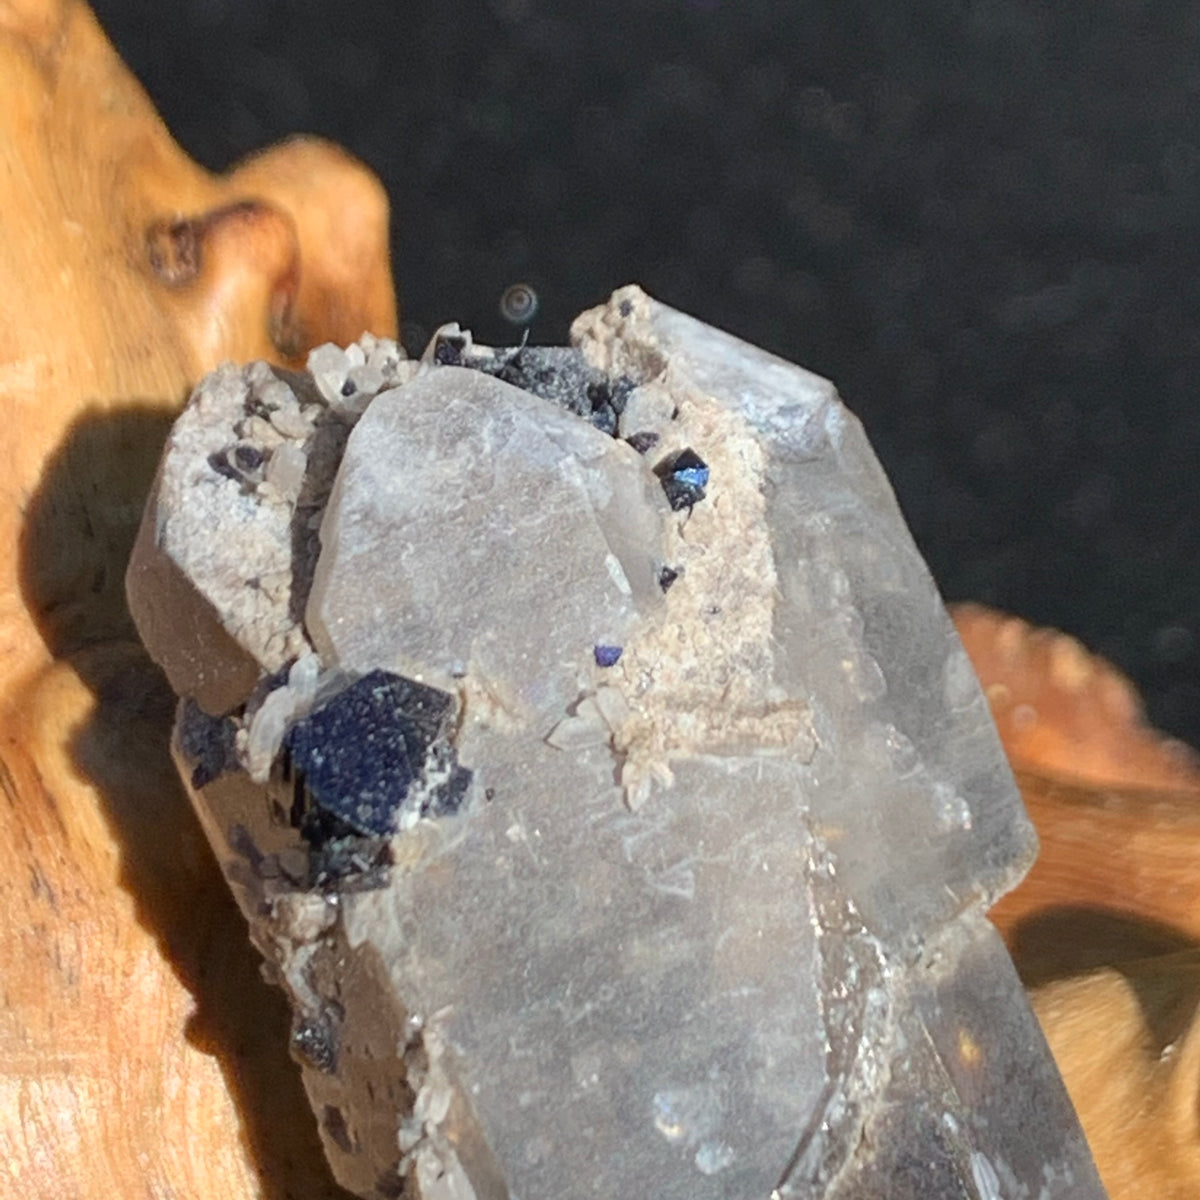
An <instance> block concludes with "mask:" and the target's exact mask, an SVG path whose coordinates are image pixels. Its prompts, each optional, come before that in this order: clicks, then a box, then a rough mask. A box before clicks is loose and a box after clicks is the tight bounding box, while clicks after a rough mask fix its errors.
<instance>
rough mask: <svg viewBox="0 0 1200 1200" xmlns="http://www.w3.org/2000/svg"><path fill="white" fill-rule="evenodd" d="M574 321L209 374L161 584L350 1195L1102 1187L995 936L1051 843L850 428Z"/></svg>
mask: <svg viewBox="0 0 1200 1200" xmlns="http://www.w3.org/2000/svg"><path fill="white" fill-rule="evenodd" d="M573 342H574V345H573V347H572V348H571V349H563V348H550V349H547V348H539V347H528V346H521V347H517V348H514V349H508V350H491V349H487V348H482V347H477V346H475V345H474V344H473V343H472V341H471V338H470V336H469V335H468V334H466V333H464V332H463V331H461V330H459V329H458V328H457V327H448V328H446V329H444V330H441V331H439V333H438V334H437V335H435V337H434V339H433V341H432V343H431V345H430V349H429V351H428V352H427V354H426V355H425V357H424V359H423V360H422V362H421V363H420V364H416V363H408V362H406V361H403V360H401V359H400V358H399V356H398V355H397V354H396V353H395V352H394V349H393V348H391V347H390V346H387V345H383V344H380V343H375V342H368V343H366V344H363V345H360V346H354V347H350V348H349V349H348V350H346V351H342V350H339V349H337V348H336V347H326V348H322V349H321V350H319V351H316V352H314V355H313V359H312V362H311V370H312V375H313V379H314V380H315V383H313V382H310V381H309V380H307V379H301V378H292V377H283V376H279V377H277V376H275V375H274V374H273V373H272V372H270V371H268V370H267V369H265V368H263V367H261V366H255V367H251V368H247V369H246V370H244V371H237V370H235V369H232V368H229V369H226V370H224V371H223V372H221V373H218V374H217V375H216V376H214V377H211V378H210V379H209V380H207V381H206V382H205V383H204V384H203V385H202V386H201V387H200V389H199V390H198V391H197V393H196V395H195V396H194V397H193V399H192V402H191V404H190V406H189V408H188V410H187V412H186V413H185V414H184V416H183V417H182V418H181V419H180V422H179V424H178V426H177V427H176V431H175V433H174V435H173V436H172V439H171V441H170V443H169V445H168V447H167V450H166V453H165V456H164V459H163V463H162V467H161V470H160V474H159V480H158V485H157V490H156V494H155V497H154V499H153V501H152V503H151V505H150V507H149V509H148V512H147V516H146V520H145V524H144V526H143V530H142V536H141V538H140V540H139V544H138V549H137V551H136V553H135V557H134V560H133V562H132V564H131V567H130V574H129V591H130V599H131V603H132V605H133V608H134V611H135V613H136V614H137V616H138V620H139V624H140V628H141V631H142V634H143V636H144V637H145V639H146V641H147V643H148V645H149V646H150V649H151V651H152V652H153V653H154V654H155V655H156V656H157V657H158V658H159V660H160V661H161V662H162V663H163V665H164V666H165V667H166V669H167V670H168V673H169V674H170V676H171V678H172V681H173V682H174V684H175V686H176V688H177V690H178V691H179V692H180V695H181V697H182V702H181V705H180V716H179V720H178V723H177V729H176V738H175V754H176V758H177V761H178V762H179V765H180V769H181V771H182V773H183V775H184V778H185V779H186V780H187V781H188V782H189V784H190V787H191V791H192V794H193V797H194V800H195V804H196V808H197V812H198V814H199V815H200V818H201V821H202V822H203V824H204V826H205V829H206V831H207V833H208V836H209V838H210V840H211V841H212V844H213V846H214V848H215V850H216V851H217V854H218V856H219V857H220V859H221V861H222V863H223V865H224V868H225V872H226V875H227V877H228V879H229V881H230V884H231V886H232V888H233V890H234V892H235V894H236V895H237V897H238V900H239V902H240V904H241V905H242V908H243V910H244V911H245V913H246V915H247V917H248V919H249V921H250V924H251V929H252V935H253V937H254V938H255V940H256V942H257V944H258V945H259V946H260V948H261V949H262V950H263V952H264V954H265V956H266V957H267V960H268V963H269V966H270V970H271V971H272V973H273V975H274V977H275V978H276V979H277V980H278V981H279V982H280V983H281V985H282V986H283V987H284V988H285V989H286V990H287V992H288V994H289V997H290V999H291V1002H292V1006H293V1010H294V1013H295V1024H294V1032H293V1040H292V1048H293V1052H294V1054H295V1056H296V1058H297V1059H298V1060H299V1062H300V1063H301V1064H302V1067H303V1070H304V1078H305V1084H306V1087H307V1089H308V1093H309V1097H310V1099H311V1101H312V1104H313V1108H314V1111H315V1112H316V1114H317V1118H318V1121H319V1123H320V1126H321V1129H322V1135H323V1138H324V1143H325V1146H326V1151H327V1153H328V1156H329V1159H330V1162H331V1163H332V1165H333V1167H334V1170H335V1172H336V1174H337V1176H338V1178H339V1179H340V1180H341V1181H342V1182H343V1183H344V1184H345V1185H346V1186H347V1187H350V1188H351V1189H353V1190H355V1191H356V1192H358V1194H360V1195H362V1196H364V1197H387V1196H398V1195H401V1194H405V1195H410V1196H414V1197H421V1198H422V1200H472V1198H474V1200H575V1198H580V1200H582V1198H583V1197H592V1196H594V1197H600V1196H603V1197H634V1196H653V1197H655V1198H656V1200H710V1198H711V1200H716V1198H718V1197H720V1198H728V1200H734V1198H737V1200H742V1198H748V1197H762V1198H764V1200H765V1198H767V1197H776V1198H778V1200H786V1198H790V1197H813V1198H816V1197H827V1198H829V1200H841V1198H847V1200H848V1198H851V1197H871V1196H882V1195H887V1196H890V1197H897V1198H901V1200H903V1198H906V1197H913V1198H914V1200H915V1198H917V1197H920V1198H922V1200H926V1198H937V1197H947V1198H948V1197H960V1196H974V1197H978V1198H980V1200H998V1198H999V1197H1001V1196H1013V1197H1016V1196H1027V1197H1031V1198H1032V1197H1037V1198H1038V1200H1043V1198H1044V1200H1058V1198H1061V1197H1078V1198H1080V1200H1084V1198H1094V1197H1100V1196H1101V1195H1102V1193H1101V1190H1100V1185H1099V1183H1098V1181H1097V1179H1096V1175H1095V1172H1094V1168H1093V1167H1092V1165H1091V1162H1090V1160H1089V1158H1088V1155H1087V1151H1086V1148H1085V1146H1084V1143H1083V1140H1082V1135H1081V1134H1080V1131H1079V1129H1078V1126H1077V1124H1076V1122H1075V1119H1074V1116H1073V1114H1072V1112H1071V1109H1070V1106H1069V1103H1068V1101H1067V1099H1066V1096H1065V1093H1064V1091H1063V1089H1062V1086H1061V1083H1060V1082H1059V1080H1058V1078H1057V1076H1056V1074H1055V1072H1054V1069H1053V1066H1052V1064H1051V1061H1050V1059H1049V1056H1048V1054H1047V1051H1046V1048H1045V1045H1044V1043H1043V1042H1042V1040H1041V1036H1040V1034H1039V1032H1038V1029H1037V1026H1036V1024H1035V1022H1034V1020H1033V1017H1032V1016H1031V1014H1030V1012H1029V1009H1028V1007H1027V1005H1026V1002H1025V1000H1024V996H1023V994H1022V992H1021V989H1020V987H1019V985H1018V982H1017V979H1016V976H1015V974H1014V972H1013V969H1012V966H1011V964H1010V962H1009V960H1008V958H1007V955H1006V954H1005V952H1004V949H1003V947H1002V945H1001V943H1000V942H999V939H998V938H997V937H996V935H995V933H994V931H993V930H992V928H991V926H990V925H989V924H988V923H987V921H986V919H985V917H984V915H983V914H984V912H985V910H986V908H987V906H988V904H989V903H990V902H991V901H992V900H993V899H994V898H995V897H996V896H997V895H999V894H1000V893H1001V892H1002V891H1004V890H1005V889H1006V888H1008V887H1010V886H1011V885H1012V884H1013V883H1014V882H1015V881H1016V879H1017V878H1019V876H1020V874H1021V873H1022V871H1023V870H1024V869H1025V867H1026V866H1027V865H1028V863H1029V861H1030V859H1031V857H1032V854H1033V850H1034V842H1033V836H1032V833H1031V830H1030V827H1029V825H1028V823H1027V821H1026V819H1025V817H1024V814H1023V813H1022V811H1021V808H1020V804H1019V800H1018V798H1017V794H1016V791H1015V788H1014V786H1013V783H1012V780H1011V777H1010V776H1009V774H1008V772H1007V769H1006V767H1005V766H1004V762H1003V759H1002V756H1001V753H1000V749H999V746H998V743H997V740H996V736H995V733H994V730H993V729H992V726H991V724H990V721H989V718H988V711H987V708H986V705H985V704H984V701H983V699H982V697H981V695H980V693H979V689H978V685H977V684H976V682H975V679H974V676H973V674H972V672H971V670H970V666H969V664H968V662H967V660H966V657H965V655H964V654H963V652H962V649H961V647H960V646H959V644H958V642H957V639H956V638H955V636H954V634H953V631H952V629H951V627H950V624H949V621H948V620H947V617H946V615H945V613H944V611H943V609H942V606H941V603H940V601H939V598H938V596H937V593H936V590H935V589H934V587H933V584H932V582H931V580H930V579H929V576H928V574H927V572H926V570H925V567H924V565H923V564H922V562H921V560H920V557H919V556H918V554H917V552H916V550H915V548H914V547H913V545H912V542H911V540H910V539H909V537H908V534H907V532H906V531H905V529H904V525H903V522H902V520H901V518H900V515H899V512H898V511H897V508H896V505H895V501H894V499H893V497H892V494H891V492H890V490H889V488H888V485H887V481H886V480H885V478H884V476H883V474H882V472H881V470H880V468H879V466H878V464H877V463H876V461H875V459H874V457H873V456H872V454H871V452H870V449H869V447H868V445H867V442H866V439H865V437H864V436H863V433H862V431H861V429H860V427H859V425H858V423H857V422H856V421H855V420H854V418H853V417H851V416H850V415H849V414H848V413H847V412H846V410H845V409H844V408H843V407H842V406H841V404H840V403H839V401H838V400H837V397H836V395H835V393H834V391H833V389H832V387H831V386H830V385H829V384H828V383H826V382H825V381H824V380H821V379H818V378H816V377H814V376H812V375H810V374H808V373H806V372H804V371H802V370H800V369H799V368H797V367H794V366H791V365H789V364H787V363H784V362H781V361H779V360H777V359H774V358H772V357H770V356H769V355H766V354H764V353H762V352H761V351H758V350H756V349H754V348H752V347H749V346H746V345H744V344H743V343H740V342H738V341H736V340H735V339H733V338H731V337H729V336H727V335H725V334H722V333H719V332H718V331H715V330H713V329H710V328H708V327H707V326H704V325H702V324H700V323H699V322H696V321H694V320H692V319H691V318H688V317H686V316H683V315H682V314H680V313H677V312H674V311H672V310H670V309H668V308H665V307H664V306H662V305H659V304H656V303H655V302H654V301H652V300H650V299H649V298H647V297H646V296H645V295H644V294H642V293H641V292H640V291H638V290H637V289H635V288H631V289H625V290H624V291H622V292H619V293H617V295H616V296H614V297H613V299H612V301H611V302H610V303H609V304H608V305H606V306H604V307H602V308H600V309H597V310H595V311H593V312H590V313H586V314H584V315H583V316H582V317H581V318H580V319H579V320H578V321H577V322H576V325H575V327H574V330H573ZM356 372H357V374H356ZM347 388H349V390H348V391H347ZM285 393H286V394H285ZM288 397H291V398H292V400H291V401H289V400H288ZM351 399H352V401H353V402H352V403H350V402H348V401H350V400H351ZM293 402H294V403H293ZM282 413H286V414H287V415H286V416H285V417H283V418H282V419H280V414H282ZM280 455H282V456H284V459H283V463H282V465H281V466H278V467H275V466H273V464H275V462H276V459H277V456H280Z"/></svg>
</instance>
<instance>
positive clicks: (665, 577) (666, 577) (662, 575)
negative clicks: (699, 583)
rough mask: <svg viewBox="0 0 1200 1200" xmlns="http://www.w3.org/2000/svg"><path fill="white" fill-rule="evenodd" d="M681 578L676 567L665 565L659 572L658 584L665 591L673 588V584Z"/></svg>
mask: <svg viewBox="0 0 1200 1200" xmlns="http://www.w3.org/2000/svg"><path fill="white" fill-rule="evenodd" d="M678 578H679V572H678V571H677V570H675V568H674V567H663V569H662V570H661V571H659V573H658V586H659V587H660V588H662V590H663V591H664V592H669V591H670V590H671V585H672V584H673V583H674V582H675V580H677V579H678Z"/></svg>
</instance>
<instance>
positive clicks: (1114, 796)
mask: <svg viewBox="0 0 1200 1200" xmlns="http://www.w3.org/2000/svg"><path fill="white" fill-rule="evenodd" d="M955 620H956V624H957V625H958V630H959V633H960V635H961V636H962V639H963V643H964V645H965V646H966V648H967V651H968V653H969V654H970V655H971V658H972V661H973V662H974V664H975V669H976V672H977V673H978V675H979V677H980V679H981V681H982V682H983V684H984V688H985V690H986V692H987V694H988V698H989V700H990V701H991V705H992V712H993V715H994V717H995V718H996V725H997V728H998V729H999V730H1000V736H1001V739H1002V740H1003V742H1004V748H1005V751H1006V752H1007V754H1008V757H1009V761H1010V763H1011V764H1012V766H1013V769H1014V771H1015V773H1016V776H1017V782H1018V783H1019V784H1020V786H1021V794H1022V796H1023V798H1024V800H1025V806H1026V808H1027V809H1028V810H1029V813H1030V816H1031V817H1032V818H1033V820H1034V823H1035V824H1036V826H1037V830H1038V836H1039V838H1040V839H1041V852H1040V854H1039V855H1038V859H1037V861H1036V862H1035V863H1034V866H1033V870H1032V871H1031V872H1030V874H1029V876H1028V878H1027V879H1026V880H1025V882H1024V883H1023V884H1022V886H1021V887H1019V888H1018V889H1017V890H1016V891H1015V892H1013V893H1012V894H1011V895H1009V896H1006V897H1005V898H1004V899H1003V900H1001V901H1000V903H999V904H998V905H997V906H996V907H995V908H994V909H993V910H992V913H991V916H992V919H993V920H994V921H995V922H996V924H997V925H998V926H999V928H1000V930H1001V932H1002V933H1003V934H1004V935H1005V938H1006V940H1007V941H1008V943H1009V947H1010V949H1011V950H1012V952H1013V957H1014V959H1015V960H1016V962H1017V966H1018V969H1019V970H1020V971H1021V973H1022V977H1023V978H1024V979H1025V982H1026V983H1027V984H1029V985H1030V986H1031V987H1032V989H1033V990H1032V996H1033V1004H1034V1009H1035V1011H1036V1012H1037V1014H1038V1019H1039V1020H1040V1021H1041V1024H1042V1029H1043V1031H1044V1032H1045V1034H1046V1039H1047V1041H1048V1042H1049V1043H1050V1048H1051V1049H1052V1050H1053V1052H1054V1057H1055V1060H1056V1061H1057V1063H1058V1067H1059V1070H1060V1071H1061V1072H1062V1075H1063V1078H1064V1080H1065V1081H1066V1084H1067V1088H1068V1090H1069V1091H1070V1093H1071V1099H1072V1100H1073V1101H1074V1103H1075V1107H1076V1109H1077V1110H1078V1112H1079V1116H1080V1119H1081V1121H1082V1122H1083V1127H1084V1131H1085V1132H1086V1134H1087V1136H1088V1140H1089V1142H1090V1144H1091V1147H1092V1152H1093V1154H1094V1155H1095V1158H1096V1165H1097V1166H1098V1167H1099V1168H1100V1175H1101V1178H1102V1179H1103V1180H1104V1184H1105V1186H1106V1187H1107V1189H1108V1191H1109V1194H1110V1196H1112V1197H1113V1200H1165V1198H1172V1197H1179V1198H1181V1200H1182V1198H1183V1197H1188V1198H1189V1200H1190V1198H1191V1197H1194V1196H1197V1195H1200V1106H1198V1102H1197V1097H1200V1020H1198V1019H1197V1016H1198V1008H1200V764H1198V762H1197V758H1196V755H1195V754H1194V753H1193V752H1192V751H1191V750H1189V749H1188V748H1187V747H1185V746H1183V745H1181V744H1180V743H1178V742H1172V741H1170V740H1169V739H1167V738H1165V737H1163V736H1162V735H1160V734H1158V733H1156V732H1155V731H1154V730H1152V729H1150V728H1149V727H1148V726H1147V725H1146V723H1145V720H1144V717H1143V713H1142V708H1141V703H1140V701H1139V700H1138V697H1137V694H1136V692H1135V691H1134V689H1133V687H1132V686H1131V685H1130V683H1129V682H1128V680H1126V679H1125V678H1124V677H1123V676H1121V675H1120V674H1119V673H1118V672H1117V671H1116V670H1114V669H1113V668H1112V667H1111V666H1109V665H1108V664H1107V663H1105V662H1104V661H1103V660H1102V659H1099V658H1096V657H1094V656H1093V655H1090V654H1088V653H1087V652H1086V651H1085V650H1084V649H1083V647H1082V646H1080V645H1079V643H1078V642H1076V641H1075V640H1074V639H1072V638H1069V637H1067V636H1065V635H1064V634H1060V633H1054V632H1052V631H1049V630H1036V629H1033V628H1032V627H1030V626H1029V625H1027V624H1025V622H1023V621H1019V620H1017V619H1015V618H1012V617H1003V616H1001V615H999V614H997V613H992V612H988V611H986V610H984V609H980V608H976V607H974V606H964V607H962V608H960V609H958V610H957V611H956V613H955Z"/></svg>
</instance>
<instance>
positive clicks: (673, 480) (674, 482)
mask: <svg viewBox="0 0 1200 1200" xmlns="http://www.w3.org/2000/svg"><path fill="white" fill-rule="evenodd" d="M654 473H655V474H656V475H657V476H658V477H659V479H661V480H662V487H663V491H664V492H665V493H666V496H667V503H668V504H670V506H671V507H672V508H673V509H675V510H676V511H678V510H679V509H681V508H691V507H692V505H693V504H698V503H699V502H700V501H701V500H703V499H704V489H705V488H706V487H707V486H708V464H707V463H706V462H705V461H704V459H702V458H701V457H700V455H698V454H697V453H696V452H695V450H693V449H691V447H688V449H686V450H680V452H679V453H678V454H675V455H672V456H671V457H670V458H668V459H667V460H666V461H665V462H662V463H660V464H659V465H658V466H657V467H655V468H654Z"/></svg>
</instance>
